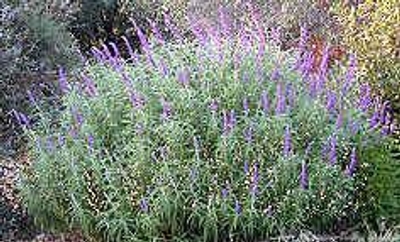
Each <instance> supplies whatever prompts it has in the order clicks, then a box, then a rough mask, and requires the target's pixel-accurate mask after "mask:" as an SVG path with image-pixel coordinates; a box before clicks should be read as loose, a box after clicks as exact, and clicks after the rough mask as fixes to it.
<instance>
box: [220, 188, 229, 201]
mask: <svg viewBox="0 0 400 242" xmlns="http://www.w3.org/2000/svg"><path fill="white" fill-rule="evenodd" d="M228 194H229V191H228V189H227V188H225V187H224V188H222V191H221V195H222V198H223V199H226V198H227V197H228Z"/></svg>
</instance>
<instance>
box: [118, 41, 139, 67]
mask: <svg viewBox="0 0 400 242" xmlns="http://www.w3.org/2000/svg"><path fill="white" fill-rule="evenodd" d="M121 38H122V39H123V40H124V43H125V46H126V48H127V49H128V53H129V56H130V57H131V59H132V60H134V61H136V60H137V59H136V56H135V54H134V52H133V49H132V46H131V44H130V43H129V40H128V38H126V37H125V36H122V37H121Z"/></svg>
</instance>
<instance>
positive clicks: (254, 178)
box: [251, 163, 259, 196]
mask: <svg viewBox="0 0 400 242" xmlns="http://www.w3.org/2000/svg"><path fill="white" fill-rule="evenodd" d="M251 180H252V185H251V194H252V195H253V196H255V195H257V188H258V180H259V174H258V164H257V163H254V165H253V176H252V178H251Z"/></svg>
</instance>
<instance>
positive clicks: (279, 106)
mask: <svg viewBox="0 0 400 242" xmlns="http://www.w3.org/2000/svg"><path fill="white" fill-rule="evenodd" d="M285 106H286V100H285V95H284V93H283V87H282V84H281V83H278V86H277V88H276V108H275V114H276V115H280V114H283V113H284V112H285V109H286V107H285Z"/></svg>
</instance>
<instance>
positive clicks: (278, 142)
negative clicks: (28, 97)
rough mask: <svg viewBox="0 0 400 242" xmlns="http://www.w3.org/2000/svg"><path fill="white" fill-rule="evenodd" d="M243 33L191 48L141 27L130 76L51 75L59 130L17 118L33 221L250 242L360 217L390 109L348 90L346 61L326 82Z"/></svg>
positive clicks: (111, 63)
mask: <svg viewBox="0 0 400 242" xmlns="http://www.w3.org/2000/svg"><path fill="white" fill-rule="evenodd" d="M247 25H248V28H246V29H247V30H249V31H243V32H241V35H238V36H236V35H230V33H229V31H222V32H218V31H214V30H213V29H203V28H201V27H198V26H192V27H193V32H194V34H195V35H196V36H197V40H196V41H194V42H193V43H187V42H185V41H184V40H182V41H181V42H180V44H165V43H164V41H162V40H161V39H160V38H161V37H162V36H161V35H158V34H155V36H158V39H155V40H153V41H150V40H149V39H148V38H147V37H146V36H145V35H144V34H143V33H142V31H141V30H140V29H139V28H137V34H138V36H139V38H140V40H141V45H142V48H143V55H137V54H135V53H134V52H131V54H132V56H131V60H132V61H133V64H127V63H125V61H124V60H123V59H122V58H120V56H119V54H118V53H119V52H118V49H117V48H114V50H113V51H110V50H109V49H108V48H104V49H102V50H100V49H98V48H93V53H94V57H95V58H96V59H97V62H96V63H92V65H91V66H90V67H88V68H87V69H86V70H85V72H84V73H82V82H81V83H74V84H72V83H70V82H68V77H67V76H66V75H65V70H63V69H60V87H61V91H62V92H63V93H65V96H64V98H63V103H64V107H63V109H62V110H61V111H60V112H61V114H60V120H58V121H55V120H52V119H51V117H52V116H48V115H47V114H46V113H44V112H38V114H37V115H38V116H39V117H40V122H38V123H37V125H36V126H35V127H29V122H28V121H29V120H28V119H27V118H26V117H25V116H24V115H22V114H18V115H17V116H18V117H19V118H20V121H21V124H23V125H25V126H26V127H27V132H28V134H29V137H30V140H31V155H32V159H33V160H34V163H33V165H32V167H31V169H29V170H26V172H25V174H24V178H23V182H22V193H23V195H24V199H25V204H26V206H27V208H28V211H29V212H30V213H31V214H33V215H34V216H35V218H36V221H37V222H38V223H39V224H41V225H42V226H47V227H54V228H57V227H58V228H60V227H65V225H68V226H71V227H79V228H81V229H82V230H83V231H84V232H85V233H86V234H87V235H98V236H99V237H101V238H102V239H104V240H111V241H131V240H132V241H139V240H140V241H150V240H193V241H198V240H199V239H202V240H204V241H225V240H228V239H232V240H234V241H244V240H246V241H253V240H256V239H262V238H266V237H269V236H272V235H276V234H281V233H290V232H296V231H299V230H301V229H304V228H307V229H314V230H317V231H325V230H326V229H328V228H330V227H332V226H333V225H335V224H336V222H338V221H341V220H342V219H345V218H347V217H352V215H353V213H357V212H358V211H359V209H360V207H362V206H363V204H362V203H361V201H360V200H359V199H358V198H359V197H360V196H361V195H360V194H362V192H363V187H364V186H365V184H364V183H365V181H364V178H365V173H366V167H367V166H368V164H369V163H370V162H371V161H372V159H375V157H374V158H372V157H369V156H367V155H366V154H365V153H364V152H366V151H368V150H369V149H371V148H373V149H374V152H376V153H375V154H380V156H381V157H386V149H385V141H386V138H385V137H386V136H385V135H386V134H388V133H390V132H391V130H392V126H391V124H390V120H388V119H387V107H386V106H387V105H386V103H382V102H381V101H379V100H378V99H374V98H372V96H371V94H370V87H369V85H368V84H361V85H359V84H358V83H357V82H356V81H355V79H354V75H355V71H356V65H355V58H354V57H353V56H350V58H349V65H348V67H347V68H345V69H344V70H337V72H336V71H333V70H332V69H328V68H327V62H328V61H327V59H328V57H327V54H326V53H325V54H324V55H323V57H322V60H321V65H320V69H319V71H318V72H314V71H311V68H312V63H313V61H312V58H313V56H312V55H310V54H309V52H307V51H306V49H304V48H302V46H301V45H300V49H299V51H298V52H297V56H292V55H291V54H288V53H285V52H280V51H279V50H278V48H277V46H276V42H277V40H276V38H275V36H273V35H272V36H266V35H265V33H266V31H264V29H263V26H261V25H260V24H259V23H258V22H257V21H254V22H253V23H252V24H250V23H247ZM223 30H224V29H223ZM306 38H307V33H306V31H303V34H302V39H303V42H301V43H304V41H305V40H306ZM161 43H164V44H161ZM127 45H128V47H127V48H128V49H130V48H129V43H128V42H127ZM326 52H328V51H326ZM111 53H114V54H111ZM33 104H34V103H33Z"/></svg>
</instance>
